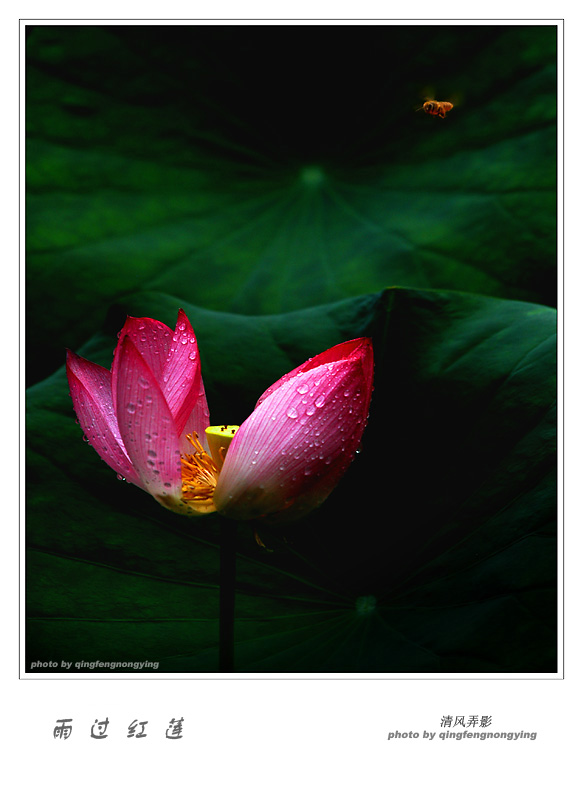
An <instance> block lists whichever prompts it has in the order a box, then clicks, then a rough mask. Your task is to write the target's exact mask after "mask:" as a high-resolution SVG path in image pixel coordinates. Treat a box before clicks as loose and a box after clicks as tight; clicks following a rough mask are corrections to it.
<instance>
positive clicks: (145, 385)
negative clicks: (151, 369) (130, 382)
mask: <svg viewBox="0 0 583 800" xmlns="http://www.w3.org/2000/svg"><path fill="white" fill-rule="evenodd" d="M138 383H139V384H140V386H141V387H142V389H149V388H150V382H149V381H148V380H146V378H144V377H142V376H140V377H139V378H138Z"/></svg>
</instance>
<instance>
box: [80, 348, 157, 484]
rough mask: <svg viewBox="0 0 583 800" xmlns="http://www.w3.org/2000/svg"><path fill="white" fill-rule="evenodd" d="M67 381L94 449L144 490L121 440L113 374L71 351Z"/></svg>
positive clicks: (108, 463) (84, 430)
mask: <svg viewBox="0 0 583 800" xmlns="http://www.w3.org/2000/svg"><path fill="white" fill-rule="evenodd" d="M67 378H68V380H69V388H70V392H71V399H72V400H73V408H74V409H75V414H76V415H77V419H78V420H79V424H80V426H81V429H82V430H83V433H84V434H85V436H86V437H87V439H88V441H89V443H90V444H91V446H92V447H93V448H94V449H95V450H96V452H97V453H98V455H99V456H100V457H101V458H102V459H103V460H104V461H105V463H106V464H107V465H108V466H109V467H111V468H112V469H113V470H115V471H116V472H117V473H118V474H119V475H121V476H122V477H124V478H125V479H126V480H127V481H129V482H130V483H134V484H135V485H136V486H139V487H140V488H142V489H143V488H144V487H143V485H142V481H141V480H140V478H139V476H138V474H137V472H136V470H135V469H134V467H133V466H132V464H131V462H130V459H129V457H128V454H127V452H126V449H125V447H124V444H123V441H122V438H121V436H120V432H119V427H118V424H117V420H116V417H115V413H114V410H113V400H112V395H111V373H110V371H109V370H107V369H105V367H101V366H99V365H98V364H94V363H93V362H91V361H88V360H87V359H85V358H82V357H81V356H78V355H76V353H73V352H71V351H70V350H68V351H67Z"/></svg>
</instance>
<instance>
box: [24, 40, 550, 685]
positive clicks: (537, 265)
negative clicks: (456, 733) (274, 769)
mask: <svg viewBox="0 0 583 800" xmlns="http://www.w3.org/2000/svg"><path fill="white" fill-rule="evenodd" d="M27 34H28V35H27V50H26V56H27V71H26V97H27V147H26V160H27V177H28V184H27V218H26V221H27V296H26V299H27V378H28V384H29V389H28V392H27V395H28V397H27V400H28V413H27V420H28V451H27V467H28V478H27V501H28V503H27V509H28V511H27V514H28V515H27V531H28V545H29V548H28V551H27V606H28V617H29V619H28V624H27V658H28V659H29V660H43V661H46V660H49V659H53V660H57V661H59V662H60V661H61V660H67V661H76V660H81V659H83V660H86V661H91V660H96V659H100V660H104V661H107V660H123V661H130V660H151V661H159V662H160V671H166V672H173V671H192V672H199V671H215V670H216V668H217V615H218V590H217V580H218V559H217V553H218V549H217V537H216V531H217V521H216V519H215V518H210V519H205V520H200V521H193V520H187V519H183V518H181V517H178V516H175V515H172V514H170V513H169V512H166V511H165V510H163V509H162V508H160V507H159V506H157V504H156V503H155V502H154V501H153V500H152V499H151V498H150V497H149V496H148V495H147V494H145V493H143V492H140V491H139V490H138V489H136V488H135V487H131V486H127V485H125V484H124V483H121V482H119V481H117V480H116V479H115V475H114V473H113V472H112V471H111V470H109V468H107V467H106V466H105V465H104V464H103V463H102V462H101V461H100V460H99V458H98V457H97V455H96V454H95V453H94V452H93V450H92V449H91V448H89V447H87V446H85V445H84V444H83V442H82V439H81V431H80V430H79V428H78V426H76V425H75V422H74V415H73V411H72V406H71V401H70V398H69V397H68V391H67V384H66V378H65V374H64V369H63V366H62V365H63V361H64V348H65V347H71V348H72V349H74V350H77V351H79V352H81V353H82V354H84V355H86V356H87V357H89V358H92V359H94V360H97V361H99V362H100V363H102V364H104V365H105V366H109V365H110V363H111V357H112V350H113V348H114V346H115V342H116V333H117V331H119V329H120V328H121V326H122V324H123V320H124V318H125V314H126V313H131V314H134V315H137V316H153V317H156V318H159V319H162V320H163V321H164V322H166V323H167V324H169V325H171V326H173V325H174V322H175V319H176V313H177V310H178V307H180V306H182V307H184V308H185V310H186V311H187V313H188V315H189V317H190V319H191V321H192V323H193V326H194V329H195V332H196V334H197V337H198V339H199V345H200V348H201V357H202V361H203V375H204V379H205V385H206V388H207V395H208V399H209V405H210V409H211V422H213V423H220V422H223V421H229V422H237V421H242V420H243V419H244V418H245V416H246V415H247V414H249V413H250V411H251V410H252V408H253V405H254V403H255V401H256V399H257V397H258V396H259V395H260V394H261V393H262V392H263V390H264V389H265V388H266V387H267V386H268V385H269V384H270V383H272V382H273V381H275V380H277V378H279V377H280V376H281V375H282V374H283V373H284V372H286V371H287V370H289V369H291V368H292V367H294V366H296V365H297V364H299V363H301V362H302V361H303V360H305V359H306V358H308V357H310V356H311V355H314V354H315V353H317V352H320V351H321V350H323V349H325V348H326V347H329V346H331V345H333V344H335V343H337V342H338V341H342V340H344V339H348V338H352V337H355V336H361V335H370V336H372V337H373V339H374V345H375V362H376V371H375V392H374V395H373V402H372V406H371V415H370V421H369V425H368V428H367V431H366V434H365V439H364V442H363V449H362V453H361V454H359V455H358V456H357V458H356V460H355V462H354V464H353V465H352V467H351V468H350V471H349V472H348V473H347V475H346V477H345V478H344V479H343V481H342V483H341V485H340V487H339V488H338V489H337V490H336V492H334V493H333V495H332V496H331V497H330V499H329V500H328V501H327V502H326V503H325V504H324V505H323V506H322V507H321V508H320V509H319V510H318V511H317V512H315V513H314V514H312V515H311V516H309V517H308V518H306V520H304V521H302V522H301V523H298V524H297V525H295V526H293V527H291V528H288V529H285V530H281V531H271V532H269V531H268V532H264V531H263V532H261V536H262V538H263V540H264V541H265V543H266V544H267V545H268V547H269V549H270V550H273V552H269V551H268V550H267V549H261V548H259V547H258V545H257V544H256V543H255V540H254V538H253V535H252V533H253V531H252V530H250V529H242V530H241V531H240V536H239V538H238V549H239V559H238V584H237V622H236V629H235V637H236V645H237V649H236V668H237V669H239V670H241V671H274V672H297V671H305V672H319V671H332V672H361V671H362V672H366V671H370V672H384V673H394V672H428V673H430V672H441V671H444V672H460V671H461V672H544V671H553V670H554V669H555V668H556V540H555V534H556V484H555V473H556V461H555V459H556V455H555V451H556V448H555V445H556V441H555V424H554V411H555V405H556V394H555V392H556V389H555V375H556V372H555V370H556V367H555V356H556V345H555V334H556V312H555V311H554V306H555V304H556V28H554V27H552V26H540V27H529V26H517V27H496V26H483V27H480V26H470V27H468V26H447V25H440V26H435V27H429V26H415V27H413V26H411V27H409V26H405V27H401V26H391V25H374V26H352V25H350V26H346V27H345V26H328V25H326V26H322V27H321V26H304V25H300V26H289V25H283V26H265V27H263V26H261V27H259V26H253V25H251V26H224V27H217V26H205V27H198V26H168V27H162V26H152V27H147V26H145V27H140V26H132V25H130V26H115V27H109V28H107V27H94V26H79V27H75V26H74V27H59V26H52V25H51V26H46V27H43V26H33V27H31V28H28V29H27ZM430 86H432V87H433V89H434V91H435V97H436V98H437V99H452V100H453V101H454V102H455V108H454V109H453V110H452V111H451V112H450V113H449V114H448V116H447V118H446V119H445V120H441V119H438V118H431V117H429V116H427V115H425V114H424V113H422V112H420V113H415V110H414V109H415V108H418V107H419V106H420V105H421V103H422V102H423V99H424V96H425V94H426V93H428V92H429V91H430V89H429V87H430ZM386 287H399V288H386ZM370 597H374V598H375V601H376V604H373V603H371V602H370V601H362V600H359V598H370Z"/></svg>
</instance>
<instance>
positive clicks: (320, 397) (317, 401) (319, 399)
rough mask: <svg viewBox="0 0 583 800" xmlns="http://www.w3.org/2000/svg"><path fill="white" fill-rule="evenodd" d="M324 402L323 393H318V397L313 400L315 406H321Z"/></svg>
mask: <svg viewBox="0 0 583 800" xmlns="http://www.w3.org/2000/svg"><path fill="white" fill-rule="evenodd" d="M325 402H326V398H325V397H324V395H323V394H319V395H318V397H316V399H315V400H314V405H315V406H317V407H318V408H322V406H323V405H324V403H325Z"/></svg>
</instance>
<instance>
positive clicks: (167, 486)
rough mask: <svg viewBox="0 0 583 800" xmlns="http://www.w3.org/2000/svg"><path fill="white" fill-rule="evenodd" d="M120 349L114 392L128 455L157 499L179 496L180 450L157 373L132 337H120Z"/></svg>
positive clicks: (114, 377) (147, 487)
mask: <svg viewBox="0 0 583 800" xmlns="http://www.w3.org/2000/svg"><path fill="white" fill-rule="evenodd" d="M117 351H118V352H119V356H118V368H117V372H116V374H115V375H114V376H113V379H114V383H113V394H114V395H115V396H117V419H118V424H119V430H120V434H121V437H122V439H123V442H124V444H125V447H126V450H127V452H128V455H129V457H130V459H131V461H132V463H133V465H134V467H135V468H136V470H137V472H138V474H139V476H140V478H141V480H142V483H143V485H144V488H145V489H146V491H148V492H150V494H152V495H154V496H155V497H156V498H157V499H159V496H164V497H166V496H167V495H170V494H172V495H178V494H179V493H180V491H181V487H182V479H181V464H180V449H179V444H178V434H177V431H176V425H175V422H174V419H173V418H172V414H171V413H170V409H169V408H168V403H167V402H166V400H165V398H164V395H163V393H162V390H161V389H160V386H159V385H158V381H157V379H156V375H155V374H154V372H153V371H152V369H151V368H150V366H149V365H148V363H147V362H146V360H145V358H144V357H143V356H142V355H141V354H140V353H139V352H138V350H137V348H136V346H135V344H134V342H133V340H132V338H131V337H130V336H125V337H124V338H123V339H121V340H120V343H119V345H118V348H117ZM116 354H117V352H116ZM159 501H160V502H163V501H162V500H159Z"/></svg>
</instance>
